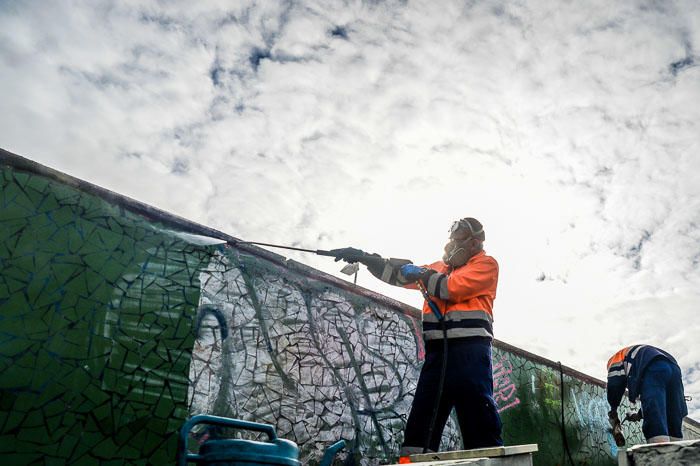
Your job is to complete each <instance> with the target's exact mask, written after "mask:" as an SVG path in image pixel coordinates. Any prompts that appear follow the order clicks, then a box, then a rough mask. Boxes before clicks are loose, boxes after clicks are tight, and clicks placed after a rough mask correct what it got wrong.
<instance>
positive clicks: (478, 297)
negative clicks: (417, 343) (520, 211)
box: [407, 251, 498, 340]
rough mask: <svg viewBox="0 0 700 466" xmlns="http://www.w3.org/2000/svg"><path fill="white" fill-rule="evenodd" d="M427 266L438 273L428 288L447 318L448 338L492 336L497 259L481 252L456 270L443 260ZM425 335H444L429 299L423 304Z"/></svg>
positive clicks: (432, 277)
mask: <svg viewBox="0 0 700 466" xmlns="http://www.w3.org/2000/svg"><path fill="white" fill-rule="evenodd" d="M426 267H428V268H430V269H433V270H435V271H437V272H438V273H436V274H433V275H432V276H431V277H430V278H429V280H428V283H426V288H427V290H428V292H429V294H430V295H431V298H432V300H433V302H434V303H435V304H437V306H438V308H439V309H440V312H441V313H442V315H443V316H444V317H445V322H446V325H447V338H463V337H486V338H490V339H492V338H493V301H494V299H496V288H497V286H498V263H497V262H496V259H494V258H493V257H491V256H487V255H486V253H485V252H484V251H481V252H479V253H477V254H475V255H474V256H473V257H472V258H470V259H469V261H468V262H467V263H466V264H464V265H463V266H461V267H457V268H456V269H454V270H452V269H451V267H450V266H449V265H447V264H445V263H444V262H443V261H437V262H434V263H432V264H430V265H428V266H426ZM407 287H409V288H416V285H415V284H411V285H408V286H407ZM423 336H424V338H425V340H434V339H440V338H443V333H442V328H441V325H440V323H439V321H438V319H437V317H436V316H435V315H434V314H433V312H432V311H431V310H430V306H429V305H428V302H427V301H426V302H424V303H423Z"/></svg>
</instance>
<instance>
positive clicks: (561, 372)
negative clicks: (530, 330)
mask: <svg viewBox="0 0 700 466" xmlns="http://www.w3.org/2000/svg"><path fill="white" fill-rule="evenodd" d="M558 364H559V391H560V393H561V437H562V439H563V441H564V451H566V455H567V456H568V457H569V461H570V462H571V464H572V465H573V466H576V463H574V460H573V458H572V457H571V450H570V449H569V441H568V440H567V438H566V425H564V370H563V368H562V367H561V361H558Z"/></svg>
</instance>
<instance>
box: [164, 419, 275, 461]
mask: <svg viewBox="0 0 700 466" xmlns="http://www.w3.org/2000/svg"><path fill="white" fill-rule="evenodd" d="M197 424H212V425H215V426H221V427H234V428H236V429H245V430H254V431H257V432H262V433H265V434H267V436H268V437H269V441H272V442H274V441H275V440H277V432H276V431H275V426H272V425H270V424H260V423H257V422H250V421H243V420H241V419H231V418H228V417H221V416H211V415H209V414H198V415H196V416H192V417H191V418H190V419H189V420H188V421H187V422H185V424H184V425H183V426H182V428H181V429H180V438H179V442H178V449H177V464H178V466H186V465H187V463H188V462H190V461H201V460H202V459H203V458H202V456H201V455H199V454H196V453H188V452H187V439H188V437H189V433H190V430H192V427H194V426H195V425H197Z"/></svg>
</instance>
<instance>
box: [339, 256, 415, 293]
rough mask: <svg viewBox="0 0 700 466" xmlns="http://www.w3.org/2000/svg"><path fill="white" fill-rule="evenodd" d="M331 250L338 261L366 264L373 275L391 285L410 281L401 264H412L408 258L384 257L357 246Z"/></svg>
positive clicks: (401, 284)
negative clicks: (403, 272) (402, 270)
mask: <svg viewBox="0 0 700 466" xmlns="http://www.w3.org/2000/svg"><path fill="white" fill-rule="evenodd" d="M330 252H331V253H333V255H334V256H335V258H336V259H335V260H336V261H339V260H344V261H345V262H350V263H354V262H359V263H360V264H364V265H365V266H367V270H369V271H370V273H371V274H372V275H374V276H375V277H377V278H378V279H380V280H382V281H384V282H386V283H388V284H390V285H395V286H404V285H406V284H408V283H410V280H408V279H406V278H405V277H404V276H403V275H402V274H401V266H402V265H406V264H411V261H410V260H408V259H394V258H390V259H384V258H383V257H382V256H380V255H379V254H369V253H366V252H364V251H362V250H360V249H355V248H342V249H333V250H331V251H330Z"/></svg>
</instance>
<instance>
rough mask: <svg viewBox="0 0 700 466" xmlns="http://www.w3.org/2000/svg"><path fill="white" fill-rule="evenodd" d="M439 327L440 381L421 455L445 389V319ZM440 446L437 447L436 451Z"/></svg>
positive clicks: (428, 443) (433, 424)
mask: <svg viewBox="0 0 700 466" xmlns="http://www.w3.org/2000/svg"><path fill="white" fill-rule="evenodd" d="M440 327H441V328H442V364H441V367H440V381H439V382H438V392H437V397H436V398H435V404H434V405H433V415H432V416H431V417H430V425H429V427H428V435H427V436H426V438H425V443H424V444H423V453H427V452H428V449H429V447H430V439H431V438H432V437H433V430H435V422H436V421H437V415H438V411H439V410H440V400H441V399H442V392H443V390H444V388H445V375H446V373H447V324H446V323H445V319H444V318H443V319H441V320H440ZM439 448H440V446H439V445H438V449H439Z"/></svg>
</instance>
